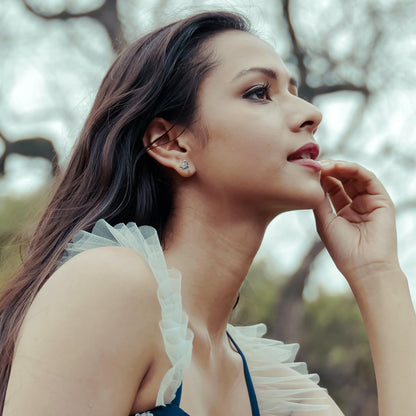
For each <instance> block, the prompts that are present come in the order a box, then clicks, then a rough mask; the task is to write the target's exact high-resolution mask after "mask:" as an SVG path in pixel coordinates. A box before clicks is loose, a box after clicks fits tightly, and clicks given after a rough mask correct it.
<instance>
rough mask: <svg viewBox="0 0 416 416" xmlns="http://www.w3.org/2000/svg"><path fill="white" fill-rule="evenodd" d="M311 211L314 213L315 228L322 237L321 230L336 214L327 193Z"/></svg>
mask: <svg viewBox="0 0 416 416" xmlns="http://www.w3.org/2000/svg"><path fill="white" fill-rule="evenodd" d="M313 213H314V215H315V221H316V229H317V231H318V233H319V235H320V236H321V238H322V236H323V230H325V229H326V228H327V226H328V225H329V223H330V222H331V221H332V220H333V219H334V218H335V217H336V214H335V213H334V211H333V209H332V206H331V203H330V201H329V197H328V195H327V196H326V197H325V199H324V200H323V201H322V202H321V203H320V204H319V205H318V207H317V208H315V209H314V211H313Z"/></svg>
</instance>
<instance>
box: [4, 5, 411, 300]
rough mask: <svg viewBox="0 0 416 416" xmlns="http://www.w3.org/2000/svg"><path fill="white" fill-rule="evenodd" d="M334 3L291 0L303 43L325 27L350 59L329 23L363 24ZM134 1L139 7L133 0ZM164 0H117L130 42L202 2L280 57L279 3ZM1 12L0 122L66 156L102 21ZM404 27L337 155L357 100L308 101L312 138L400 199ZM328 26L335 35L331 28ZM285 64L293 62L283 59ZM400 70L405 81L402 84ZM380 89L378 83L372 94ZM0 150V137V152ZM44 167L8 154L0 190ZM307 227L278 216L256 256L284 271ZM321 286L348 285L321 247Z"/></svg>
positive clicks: (406, 264)
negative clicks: (242, 18) (248, 25)
mask: <svg viewBox="0 0 416 416" xmlns="http://www.w3.org/2000/svg"><path fill="white" fill-rule="evenodd" d="M337 2H338V0H336V1H335V2H334V1H332V2H331V1H329V0H315V1H314V2H313V6H314V7H310V5H311V4H312V3H311V2H309V1H305V0H303V1H302V0H298V1H294V3H295V6H296V13H297V16H298V19H297V22H298V23H299V25H300V26H299V27H300V29H299V33H300V34H301V39H302V40H303V41H304V43H305V45H308V42H311V45H313V46H316V42H319V39H320V38H319V36H322V31H324V32H325V31H327V32H328V36H326V39H327V43H326V45H325V47H326V48H327V49H328V50H330V52H331V54H333V56H335V57H338V58H339V59H344V58H345V59H348V54H349V53H351V45H352V44H353V43H354V42H355V43H356V41H357V39H356V37H355V35H356V34H355V33H354V31H351V30H350V31H348V30H345V31H343V32H342V31H341V32H340V31H338V32H336V31H334V28H337V25H338V26H339V25H341V24H344V23H345V20H346V19H347V18H348V19H357V20H356V21H357V22H358V23H357V25H358V26H357V27H360V28H361V29H360V30H362V33H360V39H361V41H362V42H363V43H365V42H366V38H367V34H366V33H367V32H366V24H367V25H368V22H361V23H360V20H359V19H360V17H359V16H354V15H353V14H352V15H348V16H347V15H345V13H347V12H346V11H345V10H344V9H342V8H341V7H338V8H334V7H333V5H334V3H337ZM95 3H96V4H100V3H101V2H100V1H96V0H94V1H89V2H85V1H83V0H76V1H75V0H68V1H67V2H65V0H42V2H39V1H38V2H36V1H33V2H32V4H34V5H35V4H42V8H43V9H44V8H45V9H46V8H49V10H50V12H51V13H53V12H59V11H61V10H62V9H63V8H64V7H67V6H66V5H69V6H70V7H71V8H72V10H75V11H82V10H83V9H82V8H83V7H85V4H87V6H88V7H90V8H91V7H92V6H93V5H94V4H95ZM139 3H140V8H138V7H137V6H138V4H139ZM338 3H339V2H338ZM349 3H350V4H351V5H352V6H354V7H352V8H351V10H348V13H360V7H361V6H360V2H358V1H354V0H351V1H349ZM373 3H374V4H377V7H379V8H381V7H382V6H380V5H383V4H385V5H386V6H385V7H386V10H389V8H390V7H392V5H393V4H394V3H397V2H395V1H393V0H392V1H387V0H382V1H378V2H373ZM166 4H167V6H166V7H165V8H164V9H163V10H162V9H160V8H158V7H157V6H156V2H155V1H153V0H147V1H146V2H144V1H141V2H138V1H129V0H124V1H122V0H120V1H119V11H120V16H121V17H122V19H123V20H124V23H125V27H126V28H128V30H126V36H127V38H128V39H129V40H133V39H134V38H136V37H137V36H139V35H140V34H141V33H143V32H145V31H147V30H149V29H151V26H152V24H151V23H152V21H153V20H154V19H155V17H156V18H157V19H158V20H159V21H160V22H163V21H165V20H172V19H173V18H177V17H180V16H181V15H185V14H187V13H189V12H190V11H197V10H199V9H200V8H201V5H202V6H204V7H205V8H210V7H216V6H220V7H222V8H224V7H228V8H231V9H233V10H236V11H241V12H243V13H245V14H246V15H248V16H249V17H250V19H251V21H252V24H253V26H254V27H255V29H256V30H257V32H258V33H259V34H260V35H261V36H262V37H263V38H265V39H266V40H268V41H270V42H271V43H272V44H273V46H274V47H275V48H276V50H277V51H278V52H279V53H280V54H281V55H282V56H283V57H285V55H288V52H289V50H288V42H287V35H285V33H286V32H284V31H281V32H280V33H279V35H278V36H276V30H275V27H276V22H278V24H281V25H282V24H283V23H282V18H281V15H280V11H279V8H276V7H275V6H274V2H272V1H254V0H253V1H230V0H228V1H200V2H195V1H181V2H177V1H176V2H175V1H171V2H166ZM340 4H341V3H340ZM362 4H363V3H361V5H362ZM45 9H44V10H45ZM355 9H356V12H354V10H355ZM0 16H2V17H1V18H0V23H1V24H2V30H1V31H0V62H1V66H0V77H1V78H0V130H1V131H2V132H3V133H5V134H7V137H8V138H9V139H10V140H14V139H16V138H22V137H34V136H39V135H41V136H44V137H59V140H56V141H55V145H56V147H57V150H58V152H59V154H60V156H61V158H62V160H63V161H65V160H66V158H67V157H68V155H69V154H70V151H71V148H72V145H73V143H74V140H75V138H76V136H77V134H78V132H79V130H80V129H81V127H82V123H83V121H84V120H85V117H86V115H87V113H88V110H89V108H90V106H91V104H92V101H93V99H94V96H95V93H96V90H97V88H98V85H99V83H100V81H101V79H102V77H103V76H104V74H105V72H106V69H107V68H108V66H109V65H110V63H111V62H112V60H113V58H114V54H113V53H112V51H111V48H110V43H109V40H108V38H107V35H106V33H105V31H104V30H103V28H102V27H101V26H100V25H98V24H96V23H95V22H93V21H91V20H88V19H72V20H69V21H67V22H66V23H65V24H64V26H63V25H62V23H61V22H55V21H49V22H46V23H45V21H43V20H42V19H39V18H37V17H35V16H33V15H30V14H29V13H28V12H27V11H26V10H25V9H24V7H23V6H22V3H21V1H20V0H13V1H3V2H0ZM386 16H387V13H386ZM381 21H382V19H381ZM360 25H361V26H360ZM408 25H409V23H408V21H407V20H406V19H405V18H402V20H401V21H400V24H399V25H398V26H397V25H396V26H397V27H396V26H395V25H394V24H393V23H392V22H390V23H386V24H385V26H384V32H383V33H384V35H383V36H385V39H384V44H385V49H382V50H381V53H384V54H385V56H386V60H388V62H384V64H383V65H385V66H386V68H387V69H385V72H383V73H385V74H389V72H388V71H389V70H391V71H394V72H391V73H392V74H393V75H394V76H391V77H389V76H386V75H385V76H384V77H382V78H381V79H379V78H380V77H377V76H376V75H377V74H378V72H377V71H376V70H375V71H374V74H375V75H374V77H371V78H370V79H369V82H370V86H371V87H372V88H373V91H375V93H374V99H373V101H372V102H371V104H370V111H368V112H367V113H366V116H365V117H364V120H363V122H362V123H361V127H360V129H359V130H358V131H356V132H354V134H356V135H358V136H359V137H360V138H361V139H360V140H355V141H354V142H353V143H352V144H351V146H350V147H348V146H349V145H348V146H344V147H345V148H344V151H343V153H340V154H339V155H338V154H337V153H336V152H335V153H333V152H334V151H335V149H336V148H337V146H338V145H339V141H340V140H343V133H344V132H345V130H346V128H348V127H349V125H350V124H351V120H352V119H353V117H354V112H355V111H357V109H358V110H359V108H360V102H359V100H357V97H356V96H355V95H354V94H339V95H337V96H331V97H322V98H320V99H319V100H318V101H317V102H316V103H315V104H317V105H318V107H319V108H320V109H321V111H322V112H323V115H324V119H323V122H322V124H321V126H320V130H319V131H318V134H317V136H316V138H317V140H318V142H320V141H321V142H322V143H323V144H324V146H323V147H324V150H325V151H327V152H328V153H331V152H332V153H331V154H332V155H333V156H334V157H339V158H346V159H349V160H356V161H358V162H360V163H363V164H364V165H365V166H367V167H369V168H370V169H372V170H373V171H374V172H376V173H377V175H379V176H380V177H381V178H382V180H383V182H384V183H385V184H386V187H387V189H388V191H389V192H390V193H391V195H392V198H393V200H394V201H395V202H396V203H397V204H400V202H401V201H404V200H405V199H406V196H408V195H415V197H416V169H414V167H416V166H410V167H409V166H408V164H409V163H410V164H412V163H414V159H413V160H412V159H411V158H410V159H409V160H410V161H408V162H406V160H407V159H406V157H408V156H409V155H413V154H414V152H413V149H414V148H415V145H416V134H415V129H413V120H414V116H415V110H414V109H416V99H415V97H416V94H414V92H415V87H414V85H416V83H415V84H412V80H414V81H416V72H415V71H416V70H415V68H416V65H414V60H415V58H416V35H415V32H414V31H412V30H411V29H409V27H408ZM331 31H332V32H331ZM397 31H402V32H403V35H402V36H397V33H398V32H397ZM2 33H3V35H2ZM331 33H335V34H334V35H333V36H330V35H329V34H331ZM399 35H400V33H399ZM86 40H87V41H86ZM312 42H315V44H312ZM356 49H357V50H356V51H355V52H354V53H356V55H357V56H355V58H356V59H365V57H361V58H360V55H359V54H360V49H359V48H356ZM383 59H384V58H383V57H381V58H380V59H379V60H378V61H377V62H378V63H379V64H380V62H382V63H383ZM384 61H385V60H384ZM321 64H322V63H321ZM321 64H320V61H319V59H315V60H314V61H313V62H312V63H311V65H314V67H316V68H317V70H316V71H317V73H318V74H319V71H323V70H324V68H320V66H319V65H321ZM288 66H289V68H294V66H293V65H292V66H291V63H290V62H288ZM51 69H52V70H51ZM349 71H350V72H349V74H348V76H351V77H354V76H356V77H359V76H360V74H359V73H355V72H354V68H350V69H349ZM45 74H47V75H46V76H45ZM401 76H402V77H403V78H406V79H407V80H408V82H404V83H403V82H400V81H401ZM404 85H405V86H404ZM380 86H382V87H383V88H381V87H380ZM378 89H380V91H382V93H380V94H379V95H378V93H377V91H378ZM382 146H385V147H386V146H387V147H388V146H390V147H392V148H394V151H395V152H396V151H397V152H398V154H400V155H401V157H400V158H396V159H395V158H390V159H391V161H390V159H389V162H388V163H386V160H380V155H382V154H383V153H381V147H382ZM387 147H386V149H387ZM383 149H384V148H383ZM1 150H2V149H1V142H0V152H1ZM383 152H384V150H383ZM386 152H387V150H386ZM400 152H401V153H400ZM386 154H387V153H386ZM406 163H407V165H406ZM412 167H413V170H412ZM49 175H50V167H49V165H48V163H47V162H45V161H43V160H38V159H26V158H21V157H19V156H16V157H13V158H10V160H8V164H7V176H6V178H5V179H2V180H0V197H1V196H7V195H13V196H16V197H19V196H23V195H25V194H27V193H30V192H35V191H36V190H37V189H39V187H40V186H42V184H44V183H45V181H46V180H47V179H48V177H49ZM415 212H416V211H415V210H413V211H410V212H409V213H405V214H403V215H401V216H400V218H399V221H398V233H399V255H400V260H401V262H402V267H403V269H404V270H405V272H406V273H407V275H408V277H409V283H410V287H411V292H412V296H413V300H414V302H415V304H416V262H415V256H414V254H413V253H414V250H413V244H412V242H413V241H414V238H413V235H414V232H415V231H416V223H415ZM313 235H315V227H314V221H313V217H312V213H311V212H307V211H303V212H296V213H287V214H284V215H282V216H281V217H278V218H276V219H275V220H274V221H273V222H272V224H271V225H270V227H269V229H268V231H267V233H266V236H265V239H264V242H263V244H262V247H261V249H260V251H259V254H258V257H259V258H263V257H267V258H268V259H269V261H270V264H271V267H275V268H276V269H278V270H279V271H280V272H282V273H283V274H290V273H291V272H293V271H294V270H295V268H296V266H297V263H298V260H299V258H301V257H302V254H303V253H305V252H306V251H307V249H308V243H310V241H311V236H313ZM288 236H289V238H288ZM282 242H283V243H282ZM320 290H324V291H329V292H331V293H338V292H345V291H348V290H349V289H348V286H347V284H346V282H345V280H344V278H343V277H342V276H341V275H340V273H339V272H338V271H337V270H336V268H335V267H334V266H333V264H332V262H331V261H330V259H329V258H328V255H327V254H326V253H323V254H322V255H321V256H320V258H319V259H318V260H317V262H315V264H314V268H313V270H312V274H311V279H310V284H308V286H307V289H306V291H305V298H307V299H310V300H312V299H314V298H315V297H316V296H318V294H319V291H320Z"/></svg>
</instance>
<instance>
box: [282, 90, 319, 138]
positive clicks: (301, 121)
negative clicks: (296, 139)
mask: <svg viewBox="0 0 416 416" xmlns="http://www.w3.org/2000/svg"><path fill="white" fill-rule="evenodd" d="M294 98H295V99H296V103H295V105H294V108H292V116H291V126H290V127H291V130H292V131H294V132H300V131H303V130H306V131H307V132H308V133H310V134H315V132H316V130H317V129H318V126H319V124H320V122H321V121H322V113H321V112H320V111H319V110H318V108H317V107H315V106H314V105H313V104H311V103H308V102H307V101H305V100H303V99H302V98H300V97H294Z"/></svg>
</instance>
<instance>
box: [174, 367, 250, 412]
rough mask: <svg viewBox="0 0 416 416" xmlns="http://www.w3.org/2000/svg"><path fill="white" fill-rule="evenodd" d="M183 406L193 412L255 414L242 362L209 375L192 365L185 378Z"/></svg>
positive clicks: (182, 397)
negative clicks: (236, 366) (232, 367)
mask: <svg viewBox="0 0 416 416" xmlns="http://www.w3.org/2000/svg"><path fill="white" fill-rule="evenodd" d="M180 407H181V409H183V410H184V411H185V412H186V413H187V414H188V415H190V416H194V415H198V416H212V415H216V416H234V415H235V416H252V414H253V413H252V409H251V402H250V395H249V390H248V387H247V382H246V378H245V373H244V368H243V366H242V365H241V367H240V368H235V369H234V370H233V369H228V371H224V372H220V373H218V374H209V375H208V376H207V374H202V373H201V372H199V371H198V369H197V368H194V367H192V366H191V367H190V368H189V371H188V372H187V374H186V375H185V377H184V380H183V384H182V395H181V400H180Z"/></svg>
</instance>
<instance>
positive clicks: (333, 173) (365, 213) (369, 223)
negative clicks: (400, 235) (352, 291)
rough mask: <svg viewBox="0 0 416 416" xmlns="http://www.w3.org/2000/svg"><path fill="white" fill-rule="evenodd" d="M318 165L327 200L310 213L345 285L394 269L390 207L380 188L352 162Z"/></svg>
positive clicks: (396, 265) (372, 178) (370, 174)
mask: <svg viewBox="0 0 416 416" xmlns="http://www.w3.org/2000/svg"><path fill="white" fill-rule="evenodd" d="M321 165H322V174H321V184H322V187H323V189H324V190H325V192H326V193H327V198H326V199H325V201H323V203H322V204H321V205H320V206H319V207H318V208H317V209H316V210H315V218H316V224H317V230H318V233H319V235H320V237H321V239H322V241H323V242H324V244H325V245H326V247H327V249H328V251H329V253H330V255H331V257H332V258H333V260H334V262H335V264H336V266H337V267H338V269H339V270H340V271H341V273H343V275H344V276H345V277H346V279H347V280H348V282H349V284H350V285H351V286H352V287H355V286H356V285H357V284H358V285H360V284H361V283H364V281H366V280H367V278H371V276H372V275H373V274H374V273H377V272H379V271H383V272H386V271H390V270H399V267H400V266H399V262H398V259H397V238H396V225H395V213H394V206H393V203H392V201H391V199H390V197H389V195H388V194H387V192H386V190H385V189H384V187H383V185H382V184H381V183H380V181H379V180H378V179H377V178H376V176H375V175H374V174H373V173H372V172H370V171H368V170H367V169H365V168H363V167H362V166H360V165H357V164H355V163H349V162H342V161H323V162H321ZM329 200H330V201H331V203H332V206H333V208H332V207H331V203H330V202H329ZM383 274H385V273H383Z"/></svg>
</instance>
